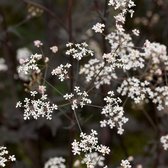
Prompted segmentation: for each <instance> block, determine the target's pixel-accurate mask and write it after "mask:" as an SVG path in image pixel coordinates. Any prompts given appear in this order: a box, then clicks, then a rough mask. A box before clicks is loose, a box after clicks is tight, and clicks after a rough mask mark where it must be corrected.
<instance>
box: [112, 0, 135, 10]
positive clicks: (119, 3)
mask: <svg viewBox="0 0 168 168" xmlns="http://www.w3.org/2000/svg"><path fill="white" fill-rule="evenodd" d="M109 5H111V6H114V9H119V8H120V9H126V8H132V7H134V6H135V3H134V2H133V1H132V0H110V1H109Z"/></svg>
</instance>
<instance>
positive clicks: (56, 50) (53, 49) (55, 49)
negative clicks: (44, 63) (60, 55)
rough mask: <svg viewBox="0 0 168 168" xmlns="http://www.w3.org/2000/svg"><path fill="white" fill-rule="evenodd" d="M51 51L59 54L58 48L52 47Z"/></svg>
mask: <svg viewBox="0 0 168 168" xmlns="http://www.w3.org/2000/svg"><path fill="white" fill-rule="evenodd" d="M50 50H51V51H52V52H53V53H54V54H55V53H57V52H58V47H57V46H52V47H50Z"/></svg>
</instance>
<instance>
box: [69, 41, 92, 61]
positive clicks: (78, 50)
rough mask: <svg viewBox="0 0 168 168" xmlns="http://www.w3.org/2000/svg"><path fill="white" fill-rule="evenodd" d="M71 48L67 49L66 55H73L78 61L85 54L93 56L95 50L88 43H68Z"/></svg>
mask: <svg viewBox="0 0 168 168" xmlns="http://www.w3.org/2000/svg"><path fill="white" fill-rule="evenodd" d="M66 46H67V47H68V48H69V49H68V50H67V51H66V55H71V56H72V57H73V58H74V59H77V60H78V61H79V60H81V59H82V58H83V57H85V56H93V51H92V50H90V49H88V44H86V43H85V42H83V43H80V44H79V43H77V44H74V43H68V44H67V45H66Z"/></svg>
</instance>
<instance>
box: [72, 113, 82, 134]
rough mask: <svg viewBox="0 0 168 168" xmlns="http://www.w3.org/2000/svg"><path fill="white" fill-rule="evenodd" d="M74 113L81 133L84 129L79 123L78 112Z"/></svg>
mask: <svg viewBox="0 0 168 168" xmlns="http://www.w3.org/2000/svg"><path fill="white" fill-rule="evenodd" d="M73 112H74V116H75V119H76V122H77V125H78V127H79V130H80V132H82V128H81V126H80V122H79V119H78V116H77V113H76V111H75V110H73Z"/></svg>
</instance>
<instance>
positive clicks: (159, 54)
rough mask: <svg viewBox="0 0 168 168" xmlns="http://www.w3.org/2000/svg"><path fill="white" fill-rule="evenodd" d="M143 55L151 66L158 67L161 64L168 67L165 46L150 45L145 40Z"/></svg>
mask: <svg viewBox="0 0 168 168" xmlns="http://www.w3.org/2000/svg"><path fill="white" fill-rule="evenodd" d="M143 48H144V53H143V55H144V56H145V58H146V59H150V60H151V63H152V64H155V65H158V64H160V63H162V64H163V65H168V56H167V49H166V46H165V45H162V44H159V43H155V42H153V43H151V42H150V41H149V40H146V42H145V43H144V47H143Z"/></svg>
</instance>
